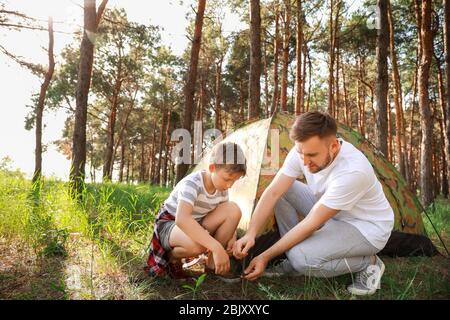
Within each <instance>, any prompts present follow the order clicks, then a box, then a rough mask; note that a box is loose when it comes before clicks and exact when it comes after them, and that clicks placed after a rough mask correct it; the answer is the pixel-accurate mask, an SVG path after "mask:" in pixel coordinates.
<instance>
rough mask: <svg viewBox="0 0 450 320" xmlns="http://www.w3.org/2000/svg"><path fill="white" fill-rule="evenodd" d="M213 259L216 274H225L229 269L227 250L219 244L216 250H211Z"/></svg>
mask: <svg viewBox="0 0 450 320" xmlns="http://www.w3.org/2000/svg"><path fill="white" fill-rule="evenodd" d="M212 254H213V259H214V268H215V270H216V274H221V275H223V274H226V273H227V272H228V271H230V258H229V257H228V254H227V252H226V251H225V249H224V248H223V247H222V246H219V247H218V248H217V249H216V250H214V251H213V252H212Z"/></svg>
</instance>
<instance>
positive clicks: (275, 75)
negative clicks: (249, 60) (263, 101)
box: [270, 0, 280, 114]
mask: <svg viewBox="0 0 450 320" xmlns="http://www.w3.org/2000/svg"><path fill="white" fill-rule="evenodd" d="M274 6H275V34H274V39H273V96H272V108H271V110H270V112H271V113H272V114H273V113H274V112H275V111H276V110H277V108H278V96H279V93H278V54H279V43H280V42H279V39H278V29H279V21H280V10H279V5H278V0H275V2H274Z"/></svg>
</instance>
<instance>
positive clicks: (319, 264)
mask: <svg viewBox="0 0 450 320" xmlns="http://www.w3.org/2000/svg"><path fill="white" fill-rule="evenodd" d="M315 202H316V200H315V197H314V195H313V194H312V192H311V190H310V189H309V188H308V186H307V185H305V184H304V183H301V182H299V181H295V182H294V184H293V185H292V187H291V188H290V189H289V190H288V191H287V192H286V193H285V194H284V195H283V197H282V198H281V199H280V200H279V201H278V202H277V204H276V206H275V216H276V219H277V224H278V228H279V231H280V235H281V236H283V235H285V234H286V233H287V232H288V231H289V230H290V229H292V228H293V227H294V226H295V225H297V224H298V223H299V222H300V219H299V216H298V214H302V215H304V216H306V215H307V214H308V213H309V212H310V211H311V209H312V207H313V206H314V204H315ZM378 251H379V249H377V248H376V247H375V246H373V245H372V244H371V243H370V242H369V241H368V240H367V239H366V238H365V237H364V236H363V235H362V234H361V232H360V231H359V230H358V229H357V228H356V227H354V226H353V225H351V224H349V223H346V222H342V221H338V220H336V219H334V218H331V219H330V220H328V221H327V222H326V223H325V224H324V225H323V226H322V228H320V229H319V230H317V231H315V232H314V233H313V234H312V235H311V236H309V237H308V238H306V239H305V240H303V241H302V242H300V243H299V244H297V245H295V246H294V247H292V248H291V249H289V250H288V251H287V252H286V256H287V257H288V260H289V262H290V264H291V266H292V268H293V269H294V270H295V271H297V272H299V273H301V274H304V275H310V276H314V277H333V276H338V275H341V274H345V273H350V272H352V273H353V272H359V271H361V270H364V269H365V268H366V267H367V266H369V265H370V258H371V256H373V255H375V254H376V253H377V252H378ZM294 270H293V271H294Z"/></svg>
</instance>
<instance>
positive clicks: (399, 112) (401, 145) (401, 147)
mask: <svg viewBox="0 0 450 320" xmlns="http://www.w3.org/2000/svg"><path fill="white" fill-rule="evenodd" d="M388 22H389V49H390V50H389V51H390V57H391V64H392V82H393V88H394V105H395V129H396V131H395V138H396V139H395V142H396V144H395V146H396V149H395V151H396V157H397V161H398V164H399V168H400V173H401V175H402V176H403V177H405V176H406V170H405V160H404V157H403V155H404V154H405V133H404V131H403V127H404V120H403V107H402V105H403V104H402V86H401V82H400V73H399V72H398V65H397V53H396V51H395V42H394V21H393V18H392V8H391V5H390V4H389V3H388Z"/></svg>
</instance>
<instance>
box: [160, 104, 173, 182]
mask: <svg viewBox="0 0 450 320" xmlns="http://www.w3.org/2000/svg"><path fill="white" fill-rule="evenodd" d="M171 116H172V110H171V109H170V107H169V110H168V111H167V125H166V133H165V138H166V141H165V143H164V144H165V146H164V150H165V152H164V164H163V167H162V173H163V176H162V182H163V186H167V166H168V163H169V159H170V152H169V144H170V126H171V125H172V123H171V121H170V117H171Z"/></svg>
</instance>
